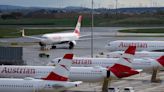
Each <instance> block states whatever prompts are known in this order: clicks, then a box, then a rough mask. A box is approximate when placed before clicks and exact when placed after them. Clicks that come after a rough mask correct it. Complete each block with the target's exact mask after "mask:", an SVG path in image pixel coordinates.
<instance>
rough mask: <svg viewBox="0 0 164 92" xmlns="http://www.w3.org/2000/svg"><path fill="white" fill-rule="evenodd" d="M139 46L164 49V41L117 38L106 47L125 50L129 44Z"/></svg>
mask: <svg viewBox="0 0 164 92" xmlns="http://www.w3.org/2000/svg"><path fill="white" fill-rule="evenodd" d="M130 45H131V46H137V50H142V51H160V50H164V41H136V40H117V41H112V42H109V43H108V44H107V46H106V48H107V49H108V50H109V51H118V50H125V49H126V48H127V47H128V46H130Z"/></svg>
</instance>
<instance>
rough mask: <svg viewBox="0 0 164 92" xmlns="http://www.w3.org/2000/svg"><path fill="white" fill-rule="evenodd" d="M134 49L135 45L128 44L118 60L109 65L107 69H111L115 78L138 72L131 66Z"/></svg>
mask: <svg viewBox="0 0 164 92" xmlns="http://www.w3.org/2000/svg"><path fill="white" fill-rule="evenodd" d="M135 50H136V46H129V48H128V49H127V50H126V51H125V53H124V54H123V55H122V56H121V57H120V60H119V62H117V63H116V64H115V65H114V66H112V67H110V68H109V69H108V70H109V71H111V72H112V73H113V74H114V75H115V76H116V77H117V78H123V77H128V76H131V75H135V74H138V73H139V72H138V71H136V70H133V69H132V68H131V62H132V60H131V59H132V58H133V57H134V54H135Z"/></svg>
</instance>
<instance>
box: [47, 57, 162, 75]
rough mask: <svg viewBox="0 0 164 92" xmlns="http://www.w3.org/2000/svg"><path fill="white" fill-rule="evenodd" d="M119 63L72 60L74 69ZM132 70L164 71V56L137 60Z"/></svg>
mask: <svg viewBox="0 0 164 92" xmlns="http://www.w3.org/2000/svg"><path fill="white" fill-rule="evenodd" d="M58 60H60V58H56V59H53V60H52V61H51V62H50V63H49V64H48V65H49V66H51V65H55V64H56V63H57V61H58ZM118 61H119V58H80V57H74V58H73V60H72V66H73V67H93V66H102V67H111V66H113V65H114V64H115V63H116V62H118ZM131 64H132V68H134V69H142V70H143V71H145V72H151V71H152V69H153V68H155V67H158V68H159V69H161V70H163V69H164V56H160V57H159V58H157V59H151V58H145V59H141V58H140V59H137V58H135V59H134V60H133V62H131Z"/></svg>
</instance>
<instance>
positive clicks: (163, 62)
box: [157, 56, 164, 66]
mask: <svg viewBox="0 0 164 92" xmlns="http://www.w3.org/2000/svg"><path fill="white" fill-rule="evenodd" d="M157 61H158V62H159V63H160V64H161V65H162V66H164V56H161V57H160V58H158V59H157Z"/></svg>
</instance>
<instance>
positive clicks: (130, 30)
mask: <svg viewBox="0 0 164 92" xmlns="http://www.w3.org/2000/svg"><path fill="white" fill-rule="evenodd" d="M119 32H123V33H164V28H153V29H128V30H119Z"/></svg>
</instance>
